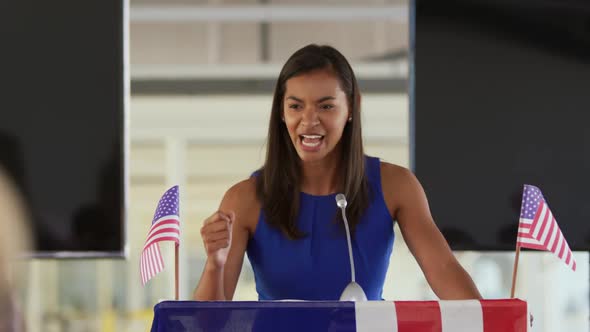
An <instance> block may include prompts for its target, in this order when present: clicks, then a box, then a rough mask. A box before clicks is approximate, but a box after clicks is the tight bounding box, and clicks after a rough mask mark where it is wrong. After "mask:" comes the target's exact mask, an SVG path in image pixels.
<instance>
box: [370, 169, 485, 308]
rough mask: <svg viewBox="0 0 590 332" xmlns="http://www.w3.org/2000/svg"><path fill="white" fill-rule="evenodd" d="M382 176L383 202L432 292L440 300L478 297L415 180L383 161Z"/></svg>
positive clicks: (475, 289)
mask: <svg viewBox="0 0 590 332" xmlns="http://www.w3.org/2000/svg"><path fill="white" fill-rule="evenodd" d="M382 175H383V184H384V187H383V189H384V196H385V199H386V202H388V205H389V207H390V211H392V215H393V216H394V217H395V218H396V219H397V221H398V223H399V227H400V230H401V232H402V235H403V237H404V240H405V241H406V244H407V245H408V248H409V249H410V251H411V252H412V254H413V255H414V257H415V258H416V261H417V262H418V264H419V265H420V268H421V269H422V271H423V272H424V275H425V277H426V280H427V281H428V283H429V284H430V287H431V288H432V290H433V291H434V293H435V294H436V295H437V296H438V297H439V298H440V299H443V300H456V299H480V298H481V295H480V294H479V291H478V290H477V287H476V286H475V283H474V282H473V280H472V279H471V277H470V276H469V274H467V272H466V271H465V270H464V269H463V267H461V265H460V264H459V262H458V261H457V259H456V258H455V256H454V255H453V252H452V251H451V249H450V247H449V245H448V244H447V242H446V240H445V238H444V237H443V236H442V234H441V232H440V231H439V229H438V227H436V225H435V223H434V220H433V219H432V215H431V214H430V208H429V207H428V201H427V199H426V194H425V193H424V190H423V188H422V185H420V182H418V179H416V177H415V176H414V174H412V172H410V171H409V170H407V169H405V168H403V167H399V166H395V165H391V164H385V163H384V164H383V165H382ZM386 188H387V190H386Z"/></svg>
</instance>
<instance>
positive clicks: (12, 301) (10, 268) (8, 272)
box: [0, 166, 29, 332]
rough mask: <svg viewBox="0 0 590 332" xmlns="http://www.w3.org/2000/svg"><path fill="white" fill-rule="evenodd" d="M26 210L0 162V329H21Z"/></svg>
mask: <svg viewBox="0 0 590 332" xmlns="http://www.w3.org/2000/svg"><path fill="white" fill-rule="evenodd" d="M28 225H29V220H28V212H27V211H26V210H25V209H24V204H23V200H22V195H21V193H20V191H19V189H18V188H17V187H16V185H15V183H14V181H13V179H12V178H10V177H9V176H8V175H7V173H6V171H5V170H4V168H2V166H0V331H1V332H4V331H11V332H13V331H14V332H20V331H23V330H24V324H23V322H24V319H23V315H22V311H21V308H20V306H19V305H18V303H17V301H16V298H17V294H18V292H19V289H24V288H23V287H25V286H26V280H27V278H26V274H25V273H24V271H23V270H24V262H23V261H22V260H23V258H24V254H25V253H26V252H27V250H28V249H29V234H28Z"/></svg>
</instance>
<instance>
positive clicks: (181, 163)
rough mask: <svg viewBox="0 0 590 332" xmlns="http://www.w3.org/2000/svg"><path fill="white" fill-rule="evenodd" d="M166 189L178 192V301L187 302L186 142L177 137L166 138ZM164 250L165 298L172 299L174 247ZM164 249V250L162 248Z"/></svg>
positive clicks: (188, 294) (169, 246)
mask: <svg viewBox="0 0 590 332" xmlns="http://www.w3.org/2000/svg"><path fill="white" fill-rule="evenodd" d="M165 148H166V168H165V172H166V179H165V181H166V188H169V187H171V186H173V185H178V186H179V188H178V192H179V204H180V207H179V212H180V247H179V259H178V261H179V262H178V264H179V266H180V267H179V281H178V283H179V288H180V290H179V299H180V300H187V299H189V297H190V290H189V287H186V280H187V277H186V276H187V274H186V271H187V270H186V264H185V263H186V255H185V252H186V247H187V243H186V241H184V239H185V238H186V236H185V233H186V232H185V231H183V229H184V228H186V225H187V222H188V221H187V220H186V219H184V216H185V215H184V213H183V207H184V206H185V204H188V201H187V200H186V199H185V193H186V184H187V179H186V170H185V166H186V150H187V142H186V139H185V138H179V137H168V138H166V146H165ZM166 247H167V248H166V249H169V250H168V252H169V255H167V256H166V254H165V253H164V250H162V255H165V258H166V259H167V260H166V264H167V269H168V272H166V275H167V276H169V281H170V282H169V285H170V287H171V288H170V289H171V291H170V296H166V298H169V299H173V298H174V245H173V244H170V245H168V246H166ZM162 249H164V248H162Z"/></svg>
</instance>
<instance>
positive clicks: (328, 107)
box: [320, 104, 334, 111]
mask: <svg viewBox="0 0 590 332" xmlns="http://www.w3.org/2000/svg"><path fill="white" fill-rule="evenodd" d="M320 108H321V109H322V110H326V111H327V110H331V109H333V108H334V105H330V104H324V105H321V106H320Z"/></svg>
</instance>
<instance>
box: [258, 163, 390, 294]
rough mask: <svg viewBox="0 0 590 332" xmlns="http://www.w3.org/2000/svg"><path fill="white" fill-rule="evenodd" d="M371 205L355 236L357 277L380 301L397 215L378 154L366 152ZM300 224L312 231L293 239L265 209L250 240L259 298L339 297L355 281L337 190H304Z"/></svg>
mask: <svg viewBox="0 0 590 332" xmlns="http://www.w3.org/2000/svg"><path fill="white" fill-rule="evenodd" d="M365 160H366V172H367V175H368V182H369V193H370V195H369V197H370V204H369V208H368V209H367V211H366V212H365V213H364V215H363V217H362V220H361V222H360V224H358V225H357V228H356V233H355V236H354V237H353V238H352V247H353V256H354V264H355V270H356V281H357V283H359V284H360V285H361V286H362V288H363V290H364V291H365V293H366V294H367V298H368V299H369V300H381V299H382V293H383V283H384V281H385V274H386V273H387V268H388V266H389V258H390V256H391V251H392V248H393V241H394V232H393V218H392V217H391V214H390V213H389V210H388V209H387V206H386V204H385V200H384V198H383V191H382V189H381V168H380V161H379V159H378V158H373V157H366V158H365ZM300 195H301V197H300V204H301V205H300V207H299V216H298V219H297V223H298V224H297V225H298V227H299V229H300V230H301V231H303V232H304V233H306V234H307V236H306V237H304V238H302V239H299V240H289V239H288V238H287V237H285V236H284V235H283V234H282V232H281V231H280V230H278V229H275V228H274V227H271V226H269V225H268V224H267V223H266V221H265V217H264V213H263V211H261V212H260V216H259V218H258V225H257V227H256V231H255V233H254V235H253V237H252V238H251V239H250V240H249V242H248V247H247V255H248V259H249V260H250V263H251V264H252V268H253V270H254V278H255V281H256V291H257V292H258V297H259V300H281V299H298V300H338V299H339V298H340V295H341V293H342V291H343V290H344V288H345V287H346V285H348V283H349V282H350V262H349V258H348V246H347V243H346V242H347V241H346V233H345V232H344V227H343V225H341V224H340V223H335V222H334V216H335V214H336V212H337V209H338V207H337V206H336V200H335V197H336V194H331V195H326V196H314V195H309V194H306V193H303V192H302V193H301V194H300Z"/></svg>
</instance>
